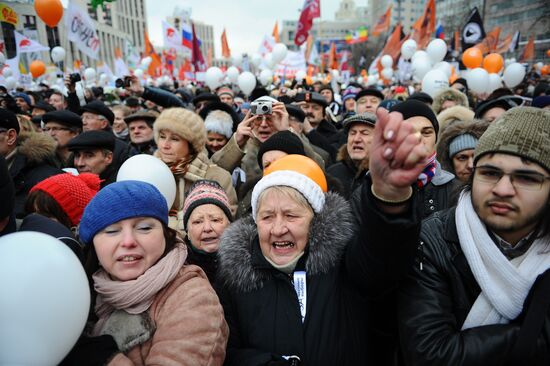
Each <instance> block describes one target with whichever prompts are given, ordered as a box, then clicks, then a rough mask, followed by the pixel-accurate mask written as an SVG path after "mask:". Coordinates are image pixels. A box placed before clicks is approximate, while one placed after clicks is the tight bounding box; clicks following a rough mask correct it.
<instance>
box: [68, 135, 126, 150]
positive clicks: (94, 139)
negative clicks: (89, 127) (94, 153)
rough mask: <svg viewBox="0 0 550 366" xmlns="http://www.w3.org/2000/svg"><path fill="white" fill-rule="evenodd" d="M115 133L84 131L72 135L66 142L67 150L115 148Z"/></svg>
mask: <svg viewBox="0 0 550 366" xmlns="http://www.w3.org/2000/svg"><path fill="white" fill-rule="evenodd" d="M115 139H116V137H115V135H113V134H112V133H111V132H107V131H101V130H97V131H86V132H83V133H81V134H80V135H78V136H76V137H74V138H72V139H71V141H69V143H68V144H67V148H68V149H69V151H75V150H76V151H79V150H88V149H92V150H94V149H106V150H109V151H114V150H115V142H116V141H115Z"/></svg>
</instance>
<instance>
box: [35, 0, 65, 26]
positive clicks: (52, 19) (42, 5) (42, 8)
mask: <svg viewBox="0 0 550 366" xmlns="http://www.w3.org/2000/svg"><path fill="white" fill-rule="evenodd" d="M34 10H36V14H37V15H38V16H39V17H40V19H42V21H44V23H46V24H47V25H48V27H50V28H53V27H55V26H56V25H57V23H59V21H60V20H61V18H62V17H63V5H62V4H61V0H34Z"/></svg>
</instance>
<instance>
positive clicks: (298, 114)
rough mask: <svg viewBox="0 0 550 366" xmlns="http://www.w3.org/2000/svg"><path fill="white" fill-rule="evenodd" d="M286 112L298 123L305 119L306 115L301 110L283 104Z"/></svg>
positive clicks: (291, 105)
mask: <svg viewBox="0 0 550 366" xmlns="http://www.w3.org/2000/svg"><path fill="white" fill-rule="evenodd" d="M285 108H286V111H287V112H288V114H289V115H290V116H292V117H294V118H296V119H297V120H298V121H299V122H302V123H303V122H304V120H305V119H306V114H305V113H304V111H303V110H302V108H300V107H298V106H297V105H294V104H285Z"/></svg>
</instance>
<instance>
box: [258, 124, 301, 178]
mask: <svg viewBox="0 0 550 366" xmlns="http://www.w3.org/2000/svg"><path fill="white" fill-rule="evenodd" d="M273 150H280V151H284V152H286V153H287V154H289V155H290V154H298V155H303V156H306V151H305V150H304V144H303V143H302V141H301V140H300V138H299V137H298V136H296V135H295V134H294V133H292V132H290V131H279V132H277V133H276V134H274V135H272V136H271V137H270V138H268V139H267V140H265V141H264V142H263V143H262V144H261V145H260V150H258V165H259V166H260V168H262V170H263V168H264V166H263V164H262V157H263V156H264V154H265V153H266V152H268V151H273Z"/></svg>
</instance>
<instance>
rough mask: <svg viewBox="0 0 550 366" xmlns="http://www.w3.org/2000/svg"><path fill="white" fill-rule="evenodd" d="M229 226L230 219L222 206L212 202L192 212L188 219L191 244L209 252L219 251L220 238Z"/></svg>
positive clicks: (188, 233)
mask: <svg viewBox="0 0 550 366" xmlns="http://www.w3.org/2000/svg"><path fill="white" fill-rule="evenodd" d="M227 226H229V219H228V218H227V216H225V213H224V212H223V210H222V209H221V208H219V207H218V206H216V205H213V204H211V203H209V204H205V205H201V206H199V207H197V208H195V209H194V210H193V212H191V215H189V220H188V221H187V236H188V237H189V241H190V242H191V245H193V246H194V247H195V248H197V249H200V250H204V251H205V252H207V253H214V252H217V251H218V247H219V244H220V238H221V236H222V234H223V232H224V230H225V228H227Z"/></svg>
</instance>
